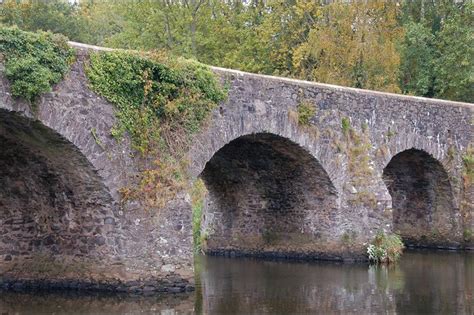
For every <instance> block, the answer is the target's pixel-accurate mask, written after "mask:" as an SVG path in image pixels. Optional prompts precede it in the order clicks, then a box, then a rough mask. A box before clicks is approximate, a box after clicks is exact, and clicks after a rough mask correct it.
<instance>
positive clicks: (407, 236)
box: [383, 149, 460, 247]
mask: <svg viewBox="0 0 474 315" xmlns="http://www.w3.org/2000/svg"><path fill="white" fill-rule="evenodd" d="M383 180H384V182H385V184H386V185H387V188H388V191H389V193H390V195H391V196H392V208H393V230H394V231H395V232H397V233H399V234H400V236H401V237H402V239H403V240H404V242H405V243H406V244H407V245H409V246H421V247H445V246H457V245H458V243H459V238H460V230H459V229H460V224H459V222H458V221H459V217H458V214H457V211H456V210H455V207H454V203H453V198H454V197H453V192H452V188H451V184H450V181H449V176H448V174H447V173H446V171H445V169H444V168H443V165H442V164H441V163H440V162H439V161H437V160H436V159H435V158H433V157H432V156H431V155H429V154H428V153H426V152H424V151H422V150H417V149H409V150H405V151H403V152H401V153H398V154H397V155H395V156H394V157H393V158H392V159H391V160H390V162H389V163H388V165H387V166H386V167H385V169H384V172H383Z"/></svg>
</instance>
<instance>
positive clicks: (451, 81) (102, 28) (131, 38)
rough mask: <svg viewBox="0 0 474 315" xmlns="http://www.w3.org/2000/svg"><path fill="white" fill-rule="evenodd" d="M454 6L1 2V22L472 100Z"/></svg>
mask: <svg viewBox="0 0 474 315" xmlns="http://www.w3.org/2000/svg"><path fill="white" fill-rule="evenodd" d="M473 6H474V4H473V2H472V1H471V0H460V1H446V0H433V1H424V0H423V1H421V0H417V1H401V2H394V1H380V0H377V1H307V0H293V1H280V0H267V1H247V2H246V3H244V2H242V1H221V0H206V1H149V0H147V1H140V0H129V1H117V0H101V1H95V0H81V1H80V2H79V4H76V3H72V1H67V0H48V1H43V0H22V1H18V0H4V3H3V5H1V6H0V23H3V24H5V25H18V27H20V28H22V29H24V30H50V31H53V32H59V33H62V34H65V35H66V36H68V37H69V38H71V39H73V40H76V41H83V42H87V43H92V44H97V45H105V46H109V47H114V48H125V49H138V50H160V51H166V52H169V53H172V54H175V55H178V56H183V57H187V58H188V57H193V58H196V59H198V60H199V61H200V62H204V63H206V64H212V65H219V66H222V67H228V68H234V69H240V70H244V71H250V72H258V73H264V74H274V75H284V76H290V77H296V78H299V79H306V80H316V81H319V82H326V83H332V84H339V85H344V86H353V87H358V88H367V89H374V90H380V91H388V92H396V93H398V92H402V93H405V94H413V95H420V96H426V97H438V98H446V99H451V100H459V101H467V102H473V101H474V75H473V73H474V69H473V67H474V64H473V60H474V42H473V41H474V37H473V36H472V29H473V27H474V25H473V23H474V16H473V14H474V9H473Z"/></svg>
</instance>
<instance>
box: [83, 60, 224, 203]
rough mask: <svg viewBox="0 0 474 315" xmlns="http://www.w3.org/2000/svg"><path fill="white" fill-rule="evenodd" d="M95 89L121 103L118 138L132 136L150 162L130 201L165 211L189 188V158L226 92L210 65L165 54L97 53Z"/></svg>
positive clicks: (128, 194)
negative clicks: (195, 136) (194, 140)
mask: <svg viewBox="0 0 474 315" xmlns="http://www.w3.org/2000/svg"><path fill="white" fill-rule="evenodd" d="M86 74H87V76H88V78H89V82H90V86H91V88H92V89H93V90H94V91H95V92H97V93H98V94H100V95H102V96H104V97H105V98H106V99H107V100H109V101H110V102H111V103H113V104H114V105H115V108H116V117H117V119H118V124H117V125H116V126H115V127H114V128H113V129H112V135H114V136H116V137H118V138H119V137H121V135H122V134H123V133H124V132H127V133H128V134H129V135H130V137H131V140H132V145H133V148H134V149H135V150H136V151H137V152H139V153H140V155H141V156H142V157H144V158H145V159H146V160H148V161H150V160H152V162H151V163H148V165H147V166H146V167H145V168H144V170H143V171H142V176H141V180H140V183H139V184H138V185H137V186H136V187H128V188H124V189H123V190H122V194H123V197H124V199H125V200H127V199H139V200H144V201H145V202H146V203H147V204H148V205H149V206H151V207H162V206H163V205H164V204H165V203H166V201H168V200H170V199H171V198H172V197H173V196H174V195H175V193H176V192H177V191H178V190H180V189H181V188H184V186H185V185H186V180H185V179H186V172H185V171H184V169H185V166H186V161H185V160H184V154H185V153H186V151H187V150H188V148H189V144H190V141H191V137H192V135H193V134H194V133H196V132H197V131H199V130H200V129H201V128H202V127H203V125H204V124H205V122H206V119H207V117H208V116H209V114H210V113H211V111H212V110H213V109H214V108H215V107H216V106H217V104H218V103H219V102H221V101H222V100H224V99H225V97H226V93H225V91H224V89H223V88H222V87H221V86H220V84H219V82H218V81H217V79H216V78H215V76H214V74H213V73H212V71H211V70H210V69H209V68H208V67H207V66H205V65H203V64H200V63H198V62H195V61H191V60H185V59H181V58H171V57H168V56H166V55H163V54H159V53H146V54H144V53H139V52H131V51H113V52H94V53H92V54H91V55H90V62H89V65H88V67H87V68H86Z"/></svg>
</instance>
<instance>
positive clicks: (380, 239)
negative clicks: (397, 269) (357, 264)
mask: <svg viewBox="0 0 474 315" xmlns="http://www.w3.org/2000/svg"><path fill="white" fill-rule="evenodd" d="M403 248H404V246H403V242H402V240H401V238H400V236H398V235H396V234H385V233H384V232H379V233H377V235H376V236H375V238H374V240H373V241H372V242H371V243H370V244H369V246H368V247H367V254H368V256H369V260H370V261H371V262H374V263H377V264H388V263H392V262H396V261H398V259H400V256H401V254H402V252H403Z"/></svg>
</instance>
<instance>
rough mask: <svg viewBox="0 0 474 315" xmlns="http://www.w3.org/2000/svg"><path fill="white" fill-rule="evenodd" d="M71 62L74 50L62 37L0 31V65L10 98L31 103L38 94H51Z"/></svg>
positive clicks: (8, 29)
mask: <svg viewBox="0 0 474 315" xmlns="http://www.w3.org/2000/svg"><path fill="white" fill-rule="evenodd" d="M73 60H74V50H73V49H72V48H70V47H69V46H68V44H67V38H66V37H64V36H62V35H58V34H53V33H50V32H38V33H31V32H24V31H21V30H20V29H18V28H16V27H0V63H4V67H5V75H6V77H7V79H8V80H9V81H10V83H11V92H12V94H13V95H14V96H17V97H22V98H25V99H26V100H28V101H30V102H33V101H34V100H35V98H36V97H37V96H39V95H40V94H41V93H44V92H49V91H51V87H52V85H53V84H56V83H58V82H59V81H60V80H61V79H62V78H63V77H64V75H65V74H66V72H67V71H68V70H69V65H70V64H71V63H72V61H73Z"/></svg>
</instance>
